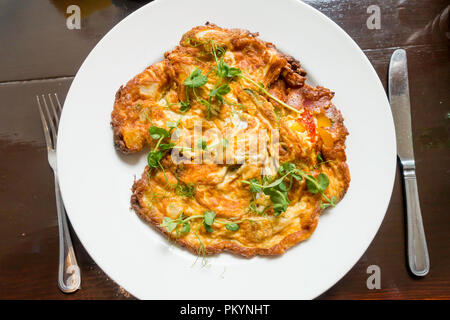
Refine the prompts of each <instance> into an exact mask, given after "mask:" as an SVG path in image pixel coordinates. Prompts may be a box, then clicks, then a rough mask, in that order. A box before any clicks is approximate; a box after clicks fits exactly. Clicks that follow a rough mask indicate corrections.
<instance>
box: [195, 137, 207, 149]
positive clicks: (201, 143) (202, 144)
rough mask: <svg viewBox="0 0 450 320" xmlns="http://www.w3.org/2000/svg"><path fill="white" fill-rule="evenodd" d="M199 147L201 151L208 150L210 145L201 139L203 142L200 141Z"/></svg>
mask: <svg viewBox="0 0 450 320" xmlns="http://www.w3.org/2000/svg"><path fill="white" fill-rule="evenodd" d="M197 147H198V148H199V149H202V150H206V148H207V147H208V145H207V144H206V141H205V140H203V139H201V140H199V141H198V143H197Z"/></svg>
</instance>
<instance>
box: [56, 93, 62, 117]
mask: <svg viewBox="0 0 450 320" xmlns="http://www.w3.org/2000/svg"><path fill="white" fill-rule="evenodd" d="M54 95H55V98H56V102H58V108H59V114H60V115H61V112H62V107H61V103H60V102H59V98H58V95H57V94H56V93H54Z"/></svg>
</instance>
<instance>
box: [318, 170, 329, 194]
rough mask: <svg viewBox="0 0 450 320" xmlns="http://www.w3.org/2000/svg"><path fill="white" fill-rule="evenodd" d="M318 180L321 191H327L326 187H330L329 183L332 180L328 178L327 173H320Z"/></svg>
mask: <svg viewBox="0 0 450 320" xmlns="http://www.w3.org/2000/svg"><path fill="white" fill-rule="evenodd" d="M317 182H318V188H319V191H322V192H323V191H325V189H326V188H328V185H329V184H330V180H329V179H328V177H327V175H326V174H325V173H323V172H321V173H319V175H318V176H317Z"/></svg>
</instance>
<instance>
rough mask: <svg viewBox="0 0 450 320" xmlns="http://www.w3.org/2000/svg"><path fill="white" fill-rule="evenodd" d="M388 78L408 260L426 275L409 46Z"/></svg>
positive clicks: (393, 59)
mask: <svg viewBox="0 0 450 320" xmlns="http://www.w3.org/2000/svg"><path fill="white" fill-rule="evenodd" d="M388 80H389V101H390V104H391V110H392V115H393V117H394V123H395V132H396V137H397V154H398V157H399V159H400V164H401V168H402V175H403V180H404V188H405V197H406V215H407V232H408V263H409V268H410V270H411V272H412V273H413V274H414V275H416V276H425V275H426V274H427V273H428V272H429V269H430V259H429V256H428V249H427V243H426V238H425V231H424V228H423V222H422V214H421V210H420V202H419V192H418V189H417V180H416V164H415V159H414V149H413V139H412V129H411V104H410V98H409V85H408V66H407V59H406V51H405V50H403V49H397V50H395V51H394V53H393V54H392V57H391V62H390V64H389V79H388Z"/></svg>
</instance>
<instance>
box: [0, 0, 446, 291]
mask: <svg viewBox="0 0 450 320" xmlns="http://www.w3.org/2000/svg"><path fill="white" fill-rule="evenodd" d="M306 2H307V3H309V4H310V5H312V6H313V7H315V8H317V9H319V10H320V11H321V12H323V13H324V14H326V15H327V16H329V17H330V18H331V19H332V20H334V21H335V22H336V23H337V24H338V25H340V26H341V27H342V28H343V29H344V30H345V31H346V32H347V33H348V34H349V35H350V36H351V37H353V38H354V39H355V41H356V42H357V43H358V45H360V46H361V48H362V49H363V50H364V52H365V54H366V55H367V57H368V58H369V60H370V61H371V62H372V64H373V66H374V68H375V70H376V71H377V73H378V75H379V76H380V79H381V81H382V83H383V85H384V86H385V88H386V84H387V81H386V80H387V70H388V63H389V59H390V55H391V54H392V52H393V51H394V50H395V48H397V47H403V48H405V49H406V50H407V54H408V63H409V75H410V77H409V81H410V93H411V103H412V118H413V138H414V147H415V155H416V165H417V176H418V187H419V194H420V200H421V206H422V214H423V220H424V226H425V230H426V235H427V241H428V248H429V252H430V259H431V270H430V273H429V275H427V276H426V277H425V278H423V279H418V278H415V277H414V276H412V275H411V274H410V273H409V272H408V268H407V264H406V248H405V236H406V234H405V212H404V202H403V201H404V199H403V193H402V188H401V179H400V175H399V171H398V170H397V176H396V180H395V185H394V190H393V193H392V197H391V201H390V205H389V208H388V210H387V213H386V217H385V219H384V221H383V224H382V226H381V228H380V230H379V232H378V234H377V235H376V237H375V239H374V241H373V242H372V244H371V245H370V247H369V248H368V250H367V251H366V252H365V254H364V255H363V256H362V257H361V259H360V261H359V262H358V263H357V264H356V265H355V266H354V267H353V268H352V270H351V271H350V272H349V273H348V274H347V275H346V276H345V277H344V278H343V279H341V281H339V282H338V283H337V284H336V285H335V286H333V287H332V288H331V289H330V290H328V291H327V292H326V293H324V294H322V295H321V296H320V297H319V299H439V298H441V299H450V268H448V266H449V265H450V241H449V231H448V230H449V227H450V215H449V214H448V211H449V208H450V197H449V196H448V191H449V190H450V170H449V167H450V166H449V164H450V141H449V125H450V107H449V106H450V91H449V83H450V78H449V77H450V73H449V71H450V62H449V57H450V55H449V42H448V38H446V34H445V33H446V32H449V30H448V17H447V20H445V9H446V6H448V4H447V1H441V0H435V1H421V0H411V1H370V0H363V1H357V0H349V1H333V0H329V1H306ZM144 3H145V2H143V1H119V0H114V1H110V0H98V1H87V0H86V1H82V0H79V1H76V0H73V1H72V0H71V1H56V0H55V1H50V0H36V1H29V2H19V1H13V0H9V1H3V2H1V3H0V30H2V32H0V44H1V45H0V70H1V72H0V101H2V103H1V106H0V155H1V157H0V240H1V241H0V299H21V298H25V299H132V298H133V297H132V296H130V295H129V294H128V293H127V292H126V291H124V290H123V289H122V288H120V286H118V285H117V284H116V283H114V281H112V280H110V279H109V278H108V277H107V275H105V274H104V272H103V271H102V270H101V269H100V268H99V267H98V266H97V265H96V264H95V262H94V261H93V260H92V259H91V258H90V257H89V255H88V254H87V252H86V251H85V249H84V248H83V246H82V245H81V244H80V242H79V240H78V239H77V237H76V234H74V233H73V232H72V239H73V242H74V245H75V251H76V253H77V258H78V261H79V264H80V267H81V269H82V270H81V271H82V275H83V280H82V289H81V290H80V291H78V292H76V293H75V294H70V295H65V294H62V293H61V292H60V291H59V290H58V288H57V285H56V279H57V263H58V237H57V235H58V228H57V220H56V208H55V204H54V203H55V198H54V192H53V178H52V175H51V171H50V168H49V166H48V163H47V159H46V153H45V144H44V139H43V135H42V132H41V125H40V121H39V115H38V112H37V108H36V104H35V95H36V94H40V93H47V92H57V93H58V94H59V96H60V98H61V99H62V100H63V99H64V97H65V94H66V93H67V90H68V88H69V86H70V83H71V81H72V80H73V76H74V75H75V73H76V71H77V69H78V68H79V66H80V64H81V63H82V61H83V60H84V58H85V57H86V55H87V54H88V53H89V51H90V50H91V49H92V48H93V46H94V45H95V44H96V43H97V42H98V41H99V40H100V39H101V37H102V36H103V35H104V34H105V33H106V32H107V31H108V30H109V29H111V27H113V26H114V25H115V24H116V23H117V22H118V21H120V20H121V19H122V18H123V17H125V16H126V15H128V14H130V13H131V12H133V11H134V10H135V9H137V8H139V7H140V6H141V5H143V4H144ZM68 4H78V5H80V7H81V8H82V11H83V12H84V15H83V18H82V26H83V27H82V29H81V30H75V31H74V30H67V28H65V27H64V25H65V17H66V14H65V8H66V7H67V5H68ZM372 4H376V5H378V6H379V7H380V9H381V29H379V30H368V29H367V27H366V20H367V18H368V16H369V14H368V13H367V7H368V6H369V5H372ZM447 10H448V7H447ZM447 13H448V11H447ZM4 44H7V45H4ZM367 121H370V114H368V115H367ZM382 129H383V128H380V130H382ZM371 178H373V179H376V177H371ZM361 210H362V211H363V210H364V208H361ZM370 265H378V266H379V267H380V268H381V289H379V290H378V289H374V290H369V289H368V288H367V286H366V280H367V278H368V276H369V274H367V267H368V266H370ZM330 267H332V261H330Z"/></svg>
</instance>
